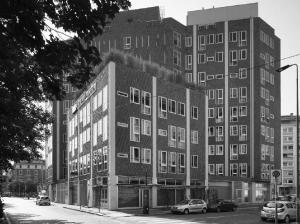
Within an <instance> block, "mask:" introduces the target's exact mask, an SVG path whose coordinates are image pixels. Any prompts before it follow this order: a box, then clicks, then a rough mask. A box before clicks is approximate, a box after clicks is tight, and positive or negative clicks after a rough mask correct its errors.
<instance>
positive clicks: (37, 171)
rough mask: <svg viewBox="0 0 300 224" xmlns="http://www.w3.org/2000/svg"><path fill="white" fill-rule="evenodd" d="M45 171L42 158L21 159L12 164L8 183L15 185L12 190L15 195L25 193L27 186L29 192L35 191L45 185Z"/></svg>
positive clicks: (43, 187)
mask: <svg viewBox="0 0 300 224" xmlns="http://www.w3.org/2000/svg"><path fill="white" fill-rule="evenodd" d="M45 172H46V167H45V161H44V160H33V161H31V162H27V161H21V162H19V163H16V164H14V168H13V170H12V171H11V172H10V173H11V177H10V178H11V179H10V183H9V185H16V186H14V192H13V193H14V194H16V195H25V193H26V192H28V191H29V189H28V188H29V187H30V188H31V189H30V192H35V193H37V192H38V191H40V190H42V189H45V187H46V186H45ZM33 186H34V187H33Z"/></svg>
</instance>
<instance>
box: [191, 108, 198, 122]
mask: <svg viewBox="0 0 300 224" xmlns="http://www.w3.org/2000/svg"><path fill="white" fill-rule="evenodd" d="M192 118H193V119H195V120H198V107H195V106H192Z"/></svg>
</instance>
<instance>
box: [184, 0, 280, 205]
mask: <svg viewBox="0 0 300 224" xmlns="http://www.w3.org/2000/svg"><path fill="white" fill-rule="evenodd" d="M187 25H188V26H192V30H193V32H192V34H191V37H190V38H191V39H192V40H193V45H192V46H191V47H190V51H189V53H187V55H186V56H185V57H186V67H188V68H189V69H190V70H189V71H188V72H189V73H191V74H187V76H191V77H193V80H194V82H198V83H203V85H205V86H206V87H207V89H208V90H207V91H208V99H209V100H208V124H209V125H208V126H209V127H208V129H209V130H208V136H209V137H208V138H209V140H208V141H209V143H208V144H209V146H208V147H209V149H208V151H209V160H208V163H209V164H208V166H209V186H210V187H214V188H216V189H218V193H219V196H220V197H226V195H231V197H232V198H234V199H236V200H238V201H259V200H266V199H268V198H269V196H270V192H269V189H270V187H269V181H270V170H271V169H272V168H273V169H274V168H279V166H280V157H281V156H280V147H279V146H280V76H279V75H277V74H276V72H275V69H276V68H278V67H280V65H279V62H280V40H279V38H278V37H277V36H276V35H275V33H274V29H273V28H272V27H271V26H269V25H268V24H267V23H266V22H264V21H263V20H262V19H261V18H259V17H258V5H257V3H254V4H247V5H237V6H229V7H222V8H212V9H207V10H198V11H191V12H188V16H187Z"/></svg>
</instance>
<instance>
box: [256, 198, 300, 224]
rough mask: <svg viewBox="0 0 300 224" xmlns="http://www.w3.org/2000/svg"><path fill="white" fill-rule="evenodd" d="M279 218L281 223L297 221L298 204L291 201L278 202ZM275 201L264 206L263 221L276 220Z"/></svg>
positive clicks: (261, 215) (262, 211) (261, 214)
mask: <svg viewBox="0 0 300 224" xmlns="http://www.w3.org/2000/svg"><path fill="white" fill-rule="evenodd" d="M276 204H277V217H278V220H279V221H285V223H289V222H290V220H292V219H296V213H297V210H296V203H294V202H290V201H277V202H276ZM276 204H275V201H269V202H267V203H265V204H264V205H263V208H262V210H261V212H260V217H261V219H262V220H274V219H275V205H276Z"/></svg>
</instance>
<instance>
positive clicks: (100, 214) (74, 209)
mask: <svg viewBox="0 0 300 224" xmlns="http://www.w3.org/2000/svg"><path fill="white" fill-rule="evenodd" d="M62 207H63V208H65V209H69V210H73V211H78V212H84V213H89V214H93V215H98V216H105V215H104V214H102V213H95V212H89V211H84V210H80V209H76V208H70V207H67V206H62Z"/></svg>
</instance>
